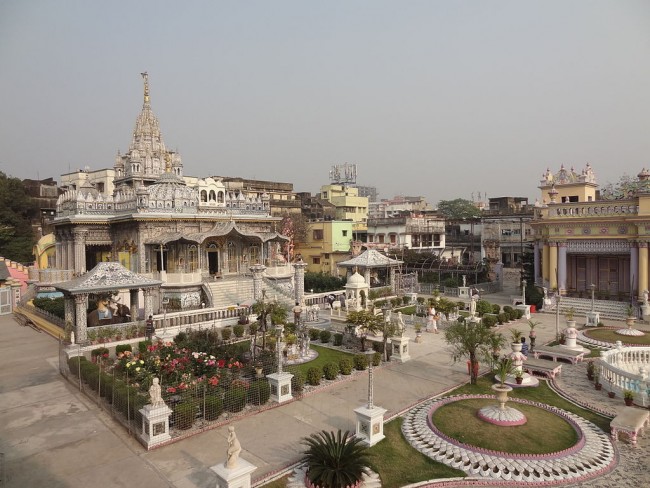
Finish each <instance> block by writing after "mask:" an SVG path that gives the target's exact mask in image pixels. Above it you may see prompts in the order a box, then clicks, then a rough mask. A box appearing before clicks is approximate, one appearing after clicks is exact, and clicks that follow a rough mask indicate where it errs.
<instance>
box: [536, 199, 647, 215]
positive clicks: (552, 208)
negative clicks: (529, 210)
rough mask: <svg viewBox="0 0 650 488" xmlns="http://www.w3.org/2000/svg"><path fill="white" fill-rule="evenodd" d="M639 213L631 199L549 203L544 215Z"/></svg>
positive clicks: (637, 207)
mask: <svg viewBox="0 0 650 488" xmlns="http://www.w3.org/2000/svg"><path fill="white" fill-rule="evenodd" d="M638 213H639V206H638V205H636V204H635V202H633V201H628V202H620V201H619V202H616V203H614V202H610V201H607V202H603V201H599V202H585V203H563V204H555V205H549V207H548V212H546V214H545V215H544V217H545V218H548V219H564V218H585V217H594V218H597V217H603V216H608V217H611V216H620V215H636V214H638Z"/></svg>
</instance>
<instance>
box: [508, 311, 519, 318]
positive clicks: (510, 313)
mask: <svg viewBox="0 0 650 488" xmlns="http://www.w3.org/2000/svg"><path fill="white" fill-rule="evenodd" d="M508 318H509V319H510V320H517V310H510V311H509V312H508Z"/></svg>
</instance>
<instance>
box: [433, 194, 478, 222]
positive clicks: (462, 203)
mask: <svg viewBox="0 0 650 488" xmlns="http://www.w3.org/2000/svg"><path fill="white" fill-rule="evenodd" d="M438 212H439V213H440V214H442V216H443V217H444V218H445V219H447V220H463V219H475V218H478V217H480V216H481V211H480V210H479V209H478V208H477V207H476V205H474V203H473V202H471V201H470V200H465V199H464V198H456V199H455V200H440V201H439V202H438Z"/></svg>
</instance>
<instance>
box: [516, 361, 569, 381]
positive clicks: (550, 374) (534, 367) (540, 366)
mask: <svg viewBox="0 0 650 488" xmlns="http://www.w3.org/2000/svg"><path fill="white" fill-rule="evenodd" d="M522 368H523V370H524V371H526V372H527V373H529V374H533V373H538V374H543V375H544V376H546V377H547V378H555V375H556V374H560V372H561V371H562V364H561V363H558V362H556V361H548V360H546V359H534V358H529V359H527V360H526V361H524V364H523V365H522Z"/></svg>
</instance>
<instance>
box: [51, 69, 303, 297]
mask: <svg viewBox="0 0 650 488" xmlns="http://www.w3.org/2000/svg"><path fill="white" fill-rule="evenodd" d="M143 79H144V103H143V106H142V110H141V112H140V114H139V115H138V117H137V119H136V123H135V129H134V130H133V136H132V139H131V143H130V145H129V149H128V151H127V152H126V153H125V154H120V153H118V155H117V157H116V160H115V164H114V166H113V171H112V172H109V173H111V174H112V175H114V176H112V177H113V180H112V181H111V182H110V184H106V182H102V184H101V186H100V187H99V188H98V186H97V185H96V184H93V182H92V181H91V180H90V179H81V180H79V184H78V185H72V186H71V187H70V188H69V189H68V190H67V191H65V193H63V194H62V195H61V196H60V197H59V199H58V201H57V204H56V217H55V219H54V229H55V230H54V235H55V239H56V244H55V246H56V253H55V254H56V258H55V263H56V268H58V269H60V270H72V271H73V273H74V274H75V275H81V274H83V273H85V272H87V271H88V270H90V269H92V268H94V267H95V265H97V264H98V263H100V262H107V261H111V262H119V263H120V264H121V265H122V266H124V267H125V268H127V269H128V270H130V271H133V272H135V273H138V274H142V275H145V276H148V277H150V278H152V279H156V280H160V281H161V282H162V283H163V287H164V288H166V289H167V290H168V291H169V290H172V289H173V287H174V286H176V287H179V289H183V290H188V289H194V290H195V292H194V293H195V295H194V296H196V292H197V290H199V288H200V287H201V284H202V283H204V282H206V281H214V279H215V278H217V277H218V278H226V277H228V276H233V275H240V276H241V275H243V274H246V273H248V272H249V269H250V267H251V266H252V265H255V264H264V265H266V266H267V267H273V266H276V265H280V266H281V265H283V264H284V260H283V258H282V256H281V254H280V252H279V250H280V245H281V244H282V243H283V242H285V241H286V240H287V239H286V238H285V237H284V236H282V235H280V234H278V233H277V232H276V227H277V226H278V223H279V221H280V218H279V217H273V216H271V212H270V198H269V195H268V194H267V193H264V192H252V191H248V192H247V191H244V190H243V189H242V188H241V185H240V186H239V187H238V188H237V187H236V188H231V187H230V186H228V184H227V183H225V182H224V181H222V179H220V178H210V177H206V178H194V177H185V176H184V175H183V163H182V159H181V156H180V154H178V153H177V152H175V151H171V150H168V149H167V147H166V146H165V143H164V142H163V138H162V133H161V131H160V126H159V123H158V119H157V118H156V116H155V115H154V113H153V111H152V109H151V103H150V95H149V80H148V77H147V74H146V73H143ZM108 188H110V189H111V190H112V192H110V193H109V192H108V191H101V190H102V189H104V190H106V189H108ZM290 272H291V271H290V270H288V273H289V274H290Z"/></svg>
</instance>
